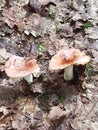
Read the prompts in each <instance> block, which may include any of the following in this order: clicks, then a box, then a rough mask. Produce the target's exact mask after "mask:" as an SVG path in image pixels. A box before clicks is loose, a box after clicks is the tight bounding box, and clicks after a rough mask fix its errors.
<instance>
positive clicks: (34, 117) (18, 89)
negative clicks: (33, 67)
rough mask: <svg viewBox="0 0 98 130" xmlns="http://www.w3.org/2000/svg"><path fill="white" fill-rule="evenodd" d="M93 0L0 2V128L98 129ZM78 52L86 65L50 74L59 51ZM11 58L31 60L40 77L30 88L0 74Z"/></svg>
mask: <svg viewBox="0 0 98 130" xmlns="http://www.w3.org/2000/svg"><path fill="white" fill-rule="evenodd" d="M97 3H98V2H97V1H96V0H88V1H86V0H79V1H78V0H73V1H72V0H48V1H47V0H33V1H32V0H26V1H24V0H22V1H20V0H18V1H17V0H15V1H12V0H9V1H6V0H2V1H1V4H0V129H1V130H2V129H3V130H5V129H15V130H16V129H17V130H33V129H35V130H65V129H66V130H67V129H75V130H97V129H98V114H97V113H98V67H97V66H98V57H97V56H98V54H97V50H98V47H97V43H98V40H97V39H98V35H97V33H98V31H97V30H98V29H97V24H98V19H97V18H98V17H97ZM72 47H75V48H77V49H80V50H83V51H84V52H85V53H86V54H88V55H90V57H91V62H90V63H89V64H87V65H86V67H83V66H77V67H76V66H75V67H74V75H75V78H74V80H73V81H70V82H66V81H64V79H63V71H61V70H58V71H55V72H50V71H49V70H48V64H49V60H50V59H51V57H52V56H53V55H54V54H56V52H57V51H59V50H61V49H63V48H65V49H66V48H72ZM10 55H17V56H21V57H24V58H25V57H29V58H30V57H31V58H32V57H34V58H35V59H37V61H38V64H39V66H40V69H41V70H40V74H39V76H38V77H35V78H34V82H33V83H32V84H28V83H27V82H26V81H25V80H24V79H21V80H18V81H15V80H14V79H11V78H9V77H8V76H7V75H6V74H5V72H4V65H5V63H6V61H7V60H8V58H9V57H10ZM80 68H81V69H80Z"/></svg>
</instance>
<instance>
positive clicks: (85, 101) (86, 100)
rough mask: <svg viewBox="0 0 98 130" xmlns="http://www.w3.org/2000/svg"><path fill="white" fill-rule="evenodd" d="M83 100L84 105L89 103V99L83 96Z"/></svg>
mask: <svg viewBox="0 0 98 130" xmlns="http://www.w3.org/2000/svg"><path fill="white" fill-rule="evenodd" d="M81 100H82V103H84V104H88V103H89V99H88V98H87V97H85V96H82V97H81Z"/></svg>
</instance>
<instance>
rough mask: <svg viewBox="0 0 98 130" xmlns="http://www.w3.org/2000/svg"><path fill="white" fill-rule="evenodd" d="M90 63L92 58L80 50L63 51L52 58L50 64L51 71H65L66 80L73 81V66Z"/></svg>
mask: <svg viewBox="0 0 98 130" xmlns="http://www.w3.org/2000/svg"><path fill="white" fill-rule="evenodd" d="M89 61H90V57H89V56H87V55H86V54H85V53H84V52H81V51H80V50H79V49H75V48H71V49H66V50H65V49H62V50H60V51H59V52H57V54H56V55H54V56H53V57H52V59H51V60H50V62H49V70H58V69H64V79H65V80H66V81H70V80H72V79H73V77H74V75H73V65H80V64H81V65H85V64H87V63H88V62H89Z"/></svg>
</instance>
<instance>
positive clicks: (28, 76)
mask: <svg viewBox="0 0 98 130" xmlns="http://www.w3.org/2000/svg"><path fill="white" fill-rule="evenodd" d="M39 71H40V68H39V66H38V64H37V62H36V60H35V59H24V58H23V57H19V56H15V55H13V56H11V57H9V59H8V61H7V62H6V64H5V72H6V74H7V75H8V76H9V77H11V78H24V79H25V80H26V81H27V82H29V83H32V82H33V76H32V74H33V75H36V74H37V73H39Z"/></svg>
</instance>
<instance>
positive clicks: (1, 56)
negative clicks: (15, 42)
mask: <svg viewBox="0 0 98 130" xmlns="http://www.w3.org/2000/svg"><path fill="white" fill-rule="evenodd" d="M10 56H11V54H10V53H8V52H6V50H5V49H4V48H2V49H0V64H4V63H5V62H6V60H7V59H8V58H9V57H10Z"/></svg>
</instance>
